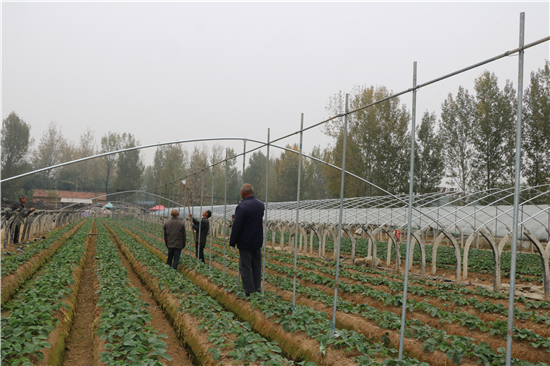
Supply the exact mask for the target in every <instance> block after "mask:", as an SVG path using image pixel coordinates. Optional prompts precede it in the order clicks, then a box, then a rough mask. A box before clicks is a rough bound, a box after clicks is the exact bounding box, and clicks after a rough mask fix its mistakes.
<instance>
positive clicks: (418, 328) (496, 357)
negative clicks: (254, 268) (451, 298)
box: [213, 252, 545, 366]
mask: <svg viewBox="0 0 550 366" xmlns="http://www.w3.org/2000/svg"><path fill="white" fill-rule="evenodd" d="M233 254H234V253H231V252H230V253H228V254H227V255H228V256H230V257H233ZM234 259H235V258H234ZM213 260H216V261H218V262H221V260H222V258H221V257H220V256H218V255H216V257H215V259H214V258H213ZM226 265H227V266H228V268H232V269H234V270H238V265H236V264H235V263H234V262H232V261H229V262H226ZM266 279H267V281H268V282H269V283H271V284H272V285H275V286H277V287H279V288H281V289H283V290H287V291H292V290H293V281H292V279H291V278H288V277H283V276H274V275H268V274H266ZM340 286H341V284H339V288H341V287H340ZM296 292H297V293H299V294H303V295H305V296H307V297H308V298H310V299H313V300H316V301H319V302H322V303H324V304H326V305H328V306H331V305H332V304H333V301H334V298H333V297H332V296H330V295H327V294H326V293H325V292H324V291H321V290H317V289H315V288H311V287H305V286H302V285H301V284H299V283H298V284H297V285H296ZM365 295H367V296H368V294H365ZM394 300H397V303H394V304H392V305H398V306H401V304H402V302H400V299H399V298H397V299H394ZM407 304H408V305H407V309H408V310H409V311H411V310H414V305H415V304H414V302H410V306H409V302H408V303H407ZM337 305H338V309H339V310H340V311H344V312H347V313H353V314H360V315H362V316H364V317H365V318H366V319H369V320H373V321H376V322H377V323H378V325H379V326H380V327H382V328H386V329H390V330H399V329H400V327H401V318H400V317H399V316H397V315H396V314H395V313H393V312H390V311H380V310H378V309H376V308H374V307H372V306H369V305H367V304H354V303H352V302H350V301H346V300H343V299H341V298H338V299H337ZM405 326H406V336H407V337H408V338H411V337H414V338H416V339H420V340H423V341H424V344H423V349H424V348H429V349H430V351H431V352H433V347H432V345H433V344H437V345H438V346H437V347H435V349H439V350H441V351H444V352H446V353H447V356H448V357H449V359H453V361H454V362H455V364H459V363H460V361H461V360H462V358H463V357H465V356H467V357H474V358H478V359H479V360H481V361H480V362H483V363H484V364H485V365H486V366H489V365H504V364H505V357H504V356H505V354H504V352H503V351H502V349H501V350H497V352H495V351H494V350H493V349H492V348H491V347H489V346H488V345H487V344H486V343H485V342H481V343H479V342H478V341H476V340H475V339H473V338H469V337H462V336H456V335H450V334H447V332H445V331H444V330H439V329H437V328H435V327H432V326H430V325H428V324H424V323H422V322H421V321H419V320H417V319H411V320H407V321H406V323H405ZM434 342H435V343H434ZM541 345H542V346H543V347H545V346H544V345H543V344H541ZM514 362H516V363H515V364H517V365H533V364H532V363H530V362H528V361H524V360H519V359H515V360H514ZM539 365H545V364H544V363H539Z"/></svg>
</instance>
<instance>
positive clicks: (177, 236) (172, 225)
mask: <svg viewBox="0 0 550 366" xmlns="http://www.w3.org/2000/svg"><path fill="white" fill-rule="evenodd" d="M170 214H171V215H172V218H170V220H168V221H166V223H165V224H164V243H165V244H166V248H168V258H167V260H166V264H168V265H169V266H171V267H172V268H174V269H178V263H179V261H180V256H181V251H182V249H183V248H185V240H186V239H185V222H183V221H182V220H180V219H179V218H178V216H179V214H180V213H179V212H178V210H177V209H175V208H174V209H172V212H171V213H170Z"/></svg>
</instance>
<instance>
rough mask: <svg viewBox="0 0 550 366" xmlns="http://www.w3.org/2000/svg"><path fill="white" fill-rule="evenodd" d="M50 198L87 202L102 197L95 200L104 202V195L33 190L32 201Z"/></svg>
mask: <svg viewBox="0 0 550 366" xmlns="http://www.w3.org/2000/svg"><path fill="white" fill-rule="evenodd" d="M52 196H53V197H59V198H77V199H83V200H89V199H92V198H95V197H97V196H103V197H100V198H97V200H98V201H105V198H106V197H105V193H94V192H71V191H58V190H56V189H35V190H34V195H33V199H35V198H50V197H52Z"/></svg>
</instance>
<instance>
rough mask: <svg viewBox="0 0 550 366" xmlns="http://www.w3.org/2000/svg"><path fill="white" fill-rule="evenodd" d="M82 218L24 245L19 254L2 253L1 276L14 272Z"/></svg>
mask: <svg viewBox="0 0 550 366" xmlns="http://www.w3.org/2000/svg"><path fill="white" fill-rule="evenodd" d="M81 221H82V220H77V221H75V222H73V223H71V224H69V225H67V226H65V227H63V228H60V229H59V230H56V231H55V232H53V233H52V235H51V236H49V237H48V238H46V239H44V240H40V241H38V242H36V243H34V244H31V245H27V246H25V251H24V252H22V253H20V254H14V253H11V255H5V254H3V255H2V269H1V277H4V276H7V275H9V274H11V273H13V272H15V271H16V270H17V269H18V268H19V266H21V265H22V264H24V263H26V262H27V261H28V260H29V259H30V258H32V257H33V256H35V255H36V254H38V253H40V252H41V251H42V250H44V249H46V248H49V247H50V245H51V244H52V243H54V242H55V241H56V240H57V239H59V238H60V237H61V236H62V235H63V234H65V233H66V232H67V231H69V230H71V229H72V228H73V227H75V226H76V225H78V224H79V223H80V222H81Z"/></svg>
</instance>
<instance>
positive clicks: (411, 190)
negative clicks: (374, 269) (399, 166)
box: [399, 61, 416, 361]
mask: <svg viewBox="0 0 550 366" xmlns="http://www.w3.org/2000/svg"><path fill="white" fill-rule="evenodd" d="M412 99H413V100H412V114H411V172H410V176H409V210H408V217H407V247H406V251H405V279H404V281H403V309H402V310H401V333H400V334H399V361H402V360H403V341H404V336H405V320H406V312H407V290H408V287H409V256H410V255H411V253H410V251H411V226H412V211H413V193H414V147H415V140H416V131H415V129H416V61H415V62H414V63H413V91H412Z"/></svg>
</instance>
